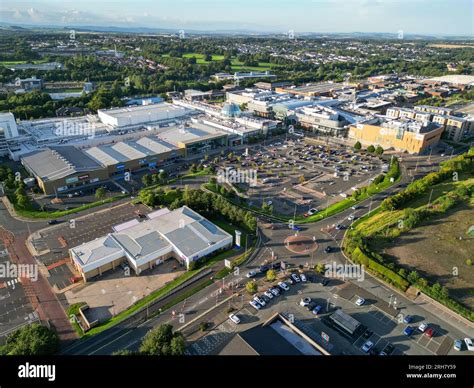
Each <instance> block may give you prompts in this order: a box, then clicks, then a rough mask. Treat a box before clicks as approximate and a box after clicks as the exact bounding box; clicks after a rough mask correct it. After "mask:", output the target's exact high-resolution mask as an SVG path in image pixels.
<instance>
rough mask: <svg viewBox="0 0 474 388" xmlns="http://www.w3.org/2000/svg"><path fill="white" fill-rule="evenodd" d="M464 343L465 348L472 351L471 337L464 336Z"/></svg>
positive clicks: (473, 347) (473, 346)
mask: <svg viewBox="0 0 474 388" xmlns="http://www.w3.org/2000/svg"><path fill="white" fill-rule="evenodd" d="M464 343H465V344H466V348H467V350H469V351H470V352H474V343H473V342H472V339H471V338H464Z"/></svg>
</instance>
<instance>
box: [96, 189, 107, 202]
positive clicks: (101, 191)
mask: <svg viewBox="0 0 474 388" xmlns="http://www.w3.org/2000/svg"><path fill="white" fill-rule="evenodd" d="M106 194H107V192H106V191H105V188H104V187H99V188H98V189H97V190H96V191H95V197H96V198H97V199H98V200H99V201H102V200H103V199H104V198H105V196H106Z"/></svg>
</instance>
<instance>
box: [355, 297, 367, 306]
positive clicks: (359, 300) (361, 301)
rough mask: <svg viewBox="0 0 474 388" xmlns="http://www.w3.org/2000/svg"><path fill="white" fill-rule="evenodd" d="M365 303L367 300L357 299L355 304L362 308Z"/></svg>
mask: <svg viewBox="0 0 474 388" xmlns="http://www.w3.org/2000/svg"><path fill="white" fill-rule="evenodd" d="M364 303H365V299H364V298H357V300H356V301H355V304H356V305H357V306H362V305H363V304H364Z"/></svg>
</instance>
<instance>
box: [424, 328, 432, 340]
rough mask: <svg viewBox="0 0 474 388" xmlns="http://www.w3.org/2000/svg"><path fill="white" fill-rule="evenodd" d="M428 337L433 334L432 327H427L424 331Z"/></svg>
mask: <svg viewBox="0 0 474 388" xmlns="http://www.w3.org/2000/svg"><path fill="white" fill-rule="evenodd" d="M424 334H425V335H426V336H427V337H428V338H431V337H433V334H434V329H433V328H432V327H428V329H426V331H425V333H424Z"/></svg>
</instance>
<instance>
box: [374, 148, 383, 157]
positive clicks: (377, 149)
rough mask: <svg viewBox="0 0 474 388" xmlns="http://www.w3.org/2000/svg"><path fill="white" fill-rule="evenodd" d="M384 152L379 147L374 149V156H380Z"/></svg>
mask: <svg viewBox="0 0 474 388" xmlns="http://www.w3.org/2000/svg"><path fill="white" fill-rule="evenodd" d="M383 152H384V149H383V148H382V147H381V146H377V148H376V149H375V155H378V156H380V155H382V154H383Z"/></svg>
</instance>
